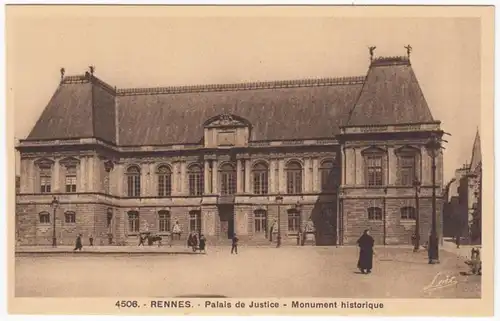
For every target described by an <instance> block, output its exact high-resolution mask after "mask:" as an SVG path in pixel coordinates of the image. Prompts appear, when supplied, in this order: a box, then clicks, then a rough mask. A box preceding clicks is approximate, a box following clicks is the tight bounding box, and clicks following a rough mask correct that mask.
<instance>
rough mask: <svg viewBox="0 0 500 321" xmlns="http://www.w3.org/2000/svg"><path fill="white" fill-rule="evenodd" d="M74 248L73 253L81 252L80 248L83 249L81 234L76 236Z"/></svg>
mask: <svg viewBox="0 0 500 321" xmlns="http://www.w3.org/2000/svg"><path fill="white" fill-rule="evenodd" d="M75 243H76V244H75V248H74V249H73V251H76V250H79V251H81V250H82V248H83V245H82V235H81V234H78V236H77V237H76V242H75Z"/></svg>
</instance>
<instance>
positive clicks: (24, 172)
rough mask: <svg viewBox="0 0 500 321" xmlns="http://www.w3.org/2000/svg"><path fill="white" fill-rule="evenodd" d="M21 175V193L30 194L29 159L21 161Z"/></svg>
mask: <svg viewBox="0 0 500 321" xmlns="http://www.w3.org/2000/svg"><path fill="white" fill-rule="evenodd" d="M20 171H21V175H20V182H19V184H20V186H19V192H21V193H29V192H28V190H27V189H28V177H29V174H30V173H29V163H28V160H27V159H21V168H20Z"/></svg>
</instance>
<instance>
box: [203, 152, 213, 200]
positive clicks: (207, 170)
mask: <svg viewBox="0 0 500 321" xmlns="http://www.w3.org/2000/svg"><path fill="white" fill-rule="evenodd" d="M203 166H204V170H203V178H204V179H203V182H204V191H205V192H204V194H205V195H209V194H211V191H210V164H209V160H205V161H204V162H203Z"/></svg>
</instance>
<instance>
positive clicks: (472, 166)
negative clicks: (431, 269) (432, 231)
mask: <svg viewBox="0 0 500 321" xmlns="http://www.w3.org/2000/svg"><path fill="white" fill-rule="evenodd" d="M481 183H482V161H481V139H480V136H479V131H478V132H477V133H476V137H475V139H474V144H473V147H472V154H471V161H470V163H469V164H465V165H464V166H462V168H460V169H457V170H456V171H455V177H454V178H453V179H452V180H451V181H450V182H449V183H448V184H447V185H446V188H445V191H444V193H443V195H444V201H445V203H444V204H443V221H444V224H443V234H444V236H448V237H456V236H461V237H466V238H468V239H470V241H471V242H474V243H480V242H481V194H482V189H481Z"/></svg>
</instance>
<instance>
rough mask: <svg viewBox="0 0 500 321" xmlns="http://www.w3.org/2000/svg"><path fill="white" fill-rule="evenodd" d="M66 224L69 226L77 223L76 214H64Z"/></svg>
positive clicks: (71, 212) (69, 212) (70, 212)
mask: <svg viewBox="0 0 500 321" xmlns="http://www.w3.org/2000/svg"><path fill="white" fill-rule="evenodd" d="M64 222H65V223H68V224H74V223H76V213H75V212H73V211H68V212H66V213H64Z"/></svg>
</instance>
